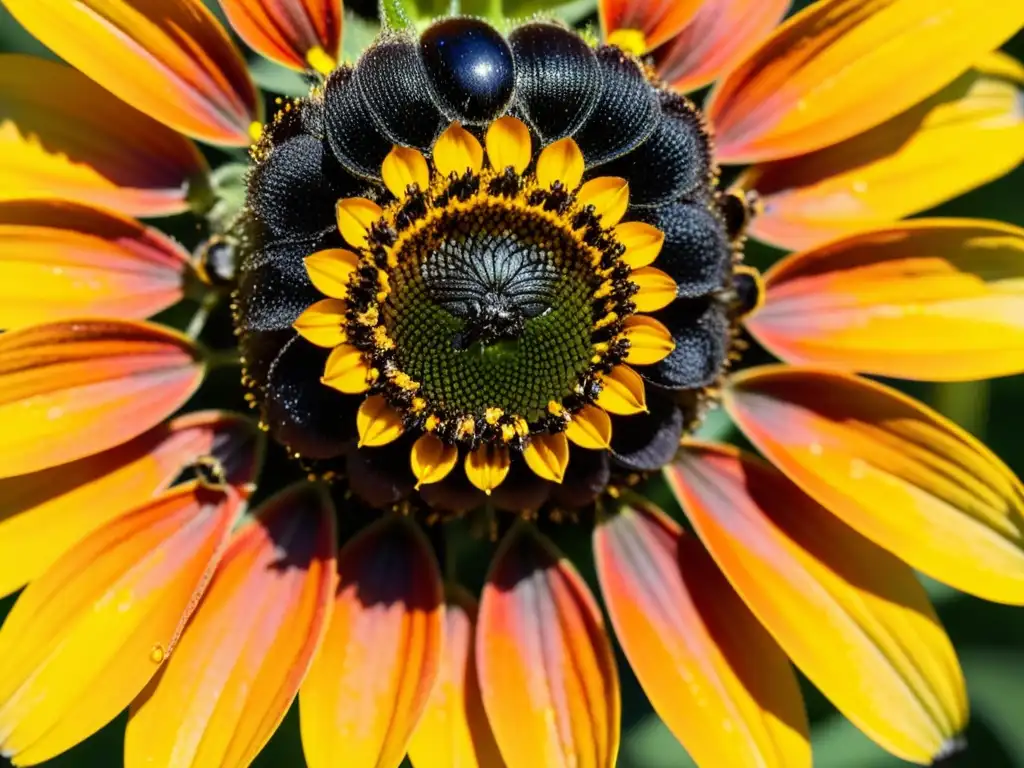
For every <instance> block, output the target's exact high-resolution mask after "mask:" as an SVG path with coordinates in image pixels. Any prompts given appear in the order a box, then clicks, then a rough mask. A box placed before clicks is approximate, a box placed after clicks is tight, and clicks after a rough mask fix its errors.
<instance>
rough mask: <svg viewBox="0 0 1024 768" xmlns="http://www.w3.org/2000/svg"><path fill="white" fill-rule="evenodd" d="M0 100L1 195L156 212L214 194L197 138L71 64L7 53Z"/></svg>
mask: <svg viewBox="0 0 1024 768" xmlns="http://www.w3.org/2000/svg"><path fill="white" fill-rule="evenodd" d="M41 83H45V84H46V87H45V88H44V87H41V85H40V84H41ZM0 104H2V111H0V199H27V198H30V199H38V198H55V199H62V200H76V201H78V202H81V203H88V204H91V205H101V206H103V207H105V208H110V209H112V210H116V211H121V212H122V213H127V214H130V215H134V216H158V215H165V214H171V213H180V212H181V211H184V210H186V209H188V207H189V201H190V200H200V199H201V198H203V197H204V196H206V195H209V182H208V180H207V174H208V173H209V169H208V168H207V165H206V161H205V160H204V159H203V157H202V155H201V154H199V150H198V149H197V148H196V147H195V145H194V144H192V142H191V141H189V140H188V139H186V138H185V137H183V136H181V135H180V134H178V133H177V132H175V131H173V130H172V129H170V128H168V127H166V126H165V125H163V124H161V123H159V122H157V121H156V120H154V119H152V118H151V117H147V116H146V115H144V114H143V113H142V112H139V111H138V110H136V109H133V108H132V107H130V106H128V105H127V104H125V103H124V102H123V101H121V100H120V99H118V98H117V97H115V96H112V95H111V94H110V93H109V92H108V91H106V90H104V89H103V88H101V87H100V86H98V85H96V83H94V82H93V81H92V80H90V79H89V78H87V77H86V76H85V75H83V74H82V73H81V72H78V71H77V70H75V69H72V68H71V67H67V66H64V65H63V64H58V63H56V62H53V61H47V60H45V59H39V58H35V57H33V56H22V55H18V54H4V55H0Z"/></svg>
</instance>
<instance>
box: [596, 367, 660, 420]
mask: <svg viewBox="0 0 1024 768" xmlns="http://www.w3.org/2000/svg"><path fill="white" fill-rule="evenodd" d="M600 382H601V391H600V392H599V393H598V395H597V400H595V401H594V403H595V405H597V407H598V408H603V409H604V410H606V411H608V413H614V414H615V415H616V416H632V415H633V414H636V413H646V411H647V392H646V390H645V389H644V380H643V379H641V378H640V375H639V374H638V373H637V372H636V371H634V370H633V369H632V368H630V367H629V366H628V365H617V366H615V367H614V368H612V369H611V371H609V372H608V373H606V374H604V375H602V376H601V377H600Z"/></svg>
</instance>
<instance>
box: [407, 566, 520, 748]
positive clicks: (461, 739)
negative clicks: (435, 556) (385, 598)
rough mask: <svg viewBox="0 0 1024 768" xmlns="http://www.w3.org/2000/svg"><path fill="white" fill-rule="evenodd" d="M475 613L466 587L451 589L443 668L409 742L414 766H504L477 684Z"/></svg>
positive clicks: (447, 595) (446, 608)
mask: <svg viewBox="0 0 1024 768" xmlns="http://www.w3.org/2000/svg"><path fill="white" fill-rule="evenodd" d="M476 613H477V611H476V602H475V601H474V600H473V598H472V597H471V596H470V595H469V593H468V592H467V591H466V590H465V589H463V588H461V587H457V586H454V585H449V586H448V587H447V589H446V590H445V605H444V654H443V655H442V656H441V669H440V671H439V672H438V676H437V684H436V685H435V687H434V691H433V693H431V694H430V700H429V701H428V703H427V709H426V711H425V712H424V713H423V716H422V717H421V718H420V720H419V723H417V725H416V731H415V732H414V733H413V736H412V741H410V742H409V760H410V762H412V764H413V766H414V767H415V768H504V765H505V764H504V763H503V762H502V760H501V755H500V754H499V753H498V745H497V744H495V743H494V734H492V733H491V727H490V724H489V723H488V722H487V715H486V714H485V713H484V705H483V701H482V699H481V698H480V684H479V682H477V674H476V653H475V650H476V647H475V642H474V641H475V636H476Z"/></svg>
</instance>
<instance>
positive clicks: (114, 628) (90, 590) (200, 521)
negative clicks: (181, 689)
mask: <svg viewBox="0 0 1024 768" xmlns="http://www.w3.org/2000/svg"><path fill="white" fill-rule="evenodd" d="M239 499H240V497H239V496H238V495H237V494H236V493H234V492H233V491H230V490H228V491H218V490H211V489H208V488H205V487H204V486H202V485H200V484H199V483H198V482H193V483H190V484H188V485H186V486H182V487H181V488H179V489H176V490H173V491H170V492H168V493H167V494H165V495H164V496H161V497H159V498H157V499H154V500H152V501H149V502H147V503H146V504H145V505H143V506H141V507H139V508H138V509H136V510H134V511H132V512H130V513H128V514H126V515H124V516H122V517H120V518H118V519H116V520H113V521H111V522H109V523H107V524H106V525H104V526H102V527H101V528H99V529H97V530H96V531H94V532H93V533H92V534H90V535H89V536H88V537H86V538H85V539H84V540H83V541H81V542H80V543H79V544H78V545H77V546H76V547H74V549H72V550H70V551H68V552H67V553H65V554H64V555H63V556H62V557H61V558H60V559H59V560H58V561H57V562H56V563H54V564H53V566H52V567H51V568H50V569H49V570H47V571H46V572H45V573H44V574H43V575H42V576H41V577H40V578H39V579H38V580H36V581H33V582H32V584H31V585H29V587H28V588H27V589H26V590H25V592H24V593H23V594H22V595H21V597H20V598H19V599H18V602H17V603H16V604H15V606H14V608H13V609H12V611H11V614H10V616H9V617H8V618H7V621H6V623H5V624H4V626H3V630H2V631H0V701H2V702H3V704H2V705H0V751H2V752H3V754H4V755H5V756H6V757H9V758H11V759H12V760H13V762H14V764H15V765H34V764H36V763H40V762H43V761H44V760H48V759H50V758H51V757H53V756H54V755H57V754H60V753H61V752H63V751H65V750H66V749H69V748H70V747H72V746H74V745H75V744H77V743H78V742H80V741H82V740H83V739H85V738H86V737H87V736H89V735H90V734H92V733H94V732H95V731H97V730H99V729H100V728H102V727H103V726H104V725H106V724H107V723H108V722H110V721H111V720H113V719H114V718H115V717H116V716H117V715H118V714H119V713H120V712H121V711H122V710H123V709H124V708H125V707H127V706H128V704H129V703H131V701H132V699H134V698H135V696H136V695H138V693H139V692H140V691H141V690H142V689H143V688H144V687H145V686H146V684H147V683H148V682H149V681H150V679H151V678H152V677H153V676H154V675H155V674H156V673H157V671H158V670H159V663H160V662H161V661H162V660H163V658H164V657H165V655H166V653H167V652H168V649H170V648H171V647H172V644H173V642H174V640H175V637H176V635H177V634H178V633H179V632H180V629H181V627H182V625H183V624H184V621H185V619H186V618H187V613H188V612H189V610H190V606H192V605H194V604H195V601H196V600H198V595H199V593H200V591H201V589H202V587H203V586H204V583H205V582H206V581H207V580H208V579H209V576H210V574H211V573H212V569H213V567H214V564H215V560H216V557H217V556H218V554H219V552H220V550H221V549H222V545H223V543H224V541H225V540H226V539H227V535H228V531H229V530H230V527H231V523H232V522H233V520H234V519H235V517H236V515H237V513H238V510H239Z"/></svg>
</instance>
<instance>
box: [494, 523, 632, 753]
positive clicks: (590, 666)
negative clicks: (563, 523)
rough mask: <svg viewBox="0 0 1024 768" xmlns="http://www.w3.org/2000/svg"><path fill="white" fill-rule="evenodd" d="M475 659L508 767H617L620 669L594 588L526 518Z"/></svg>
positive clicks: (507, 551) (503, 551) (506, 545)
mask: <svg viewBox="0 0 1024 768" xmlns="http://www.w3.org/2000/svg"><path fill="white" fill-rule="evenodd" d="M476 663H477V669H478V672H479V678H480V690H481V693H482V695H483V702H484V708H485V710H486V711H487V718H488V720H489V721H490V723H491V728H492V729H493V730H494V736H495V739H496V740H497V742H498V746H499V748H500V749H501V755H502V757H503V758H504V759H505V762H506V763H507V764H508V766H509V768H536V766H541V765H543V766H546V767H547V768H569V766H572V767H573V768H610V767H611V766H613V765H615V758H616V754H617V752H618V749H619V716H620V707H621V704H620V702H619V678H618V674H617V673H616V670H615V659H614V657H613V656H612V649H611V641H610V640H609V639H608V635H607V633H606V632H605V628H604V624H603V622H602V621H601V613H600V611H599V610H598V608H597V605H596V604H595V602H594V598H593V596H592V595H591V594H590V590H589V589H587V586H586V584H585V583H584V582H583V580H582V579H581V578H580V576H579V574H578V573H577V572H576V569H574V568H573V567H572V565H571V564H570V563H569V561H568V560H566V559H565V557H564V556H563V555H562V554H561V553H560V552H558V551H557V550H556V549H555V546H554V545H553V544H552V543H551V542H550V541H549V540H548V539H546V538H545V537H543V536H542V535H541V534H540V533H538V532H537V531H536V529H534V528H533V526H532V525H530V524H528V523H524V522H519V523H517V524H516V526H515V527H514V528H513V529H512V530H511V531H510V532H509V533H508V535H507V536H506V537H505V539H504V540H503V541H502V542H501V545H500V546H499V547H498V552H497V554H496V555H495V559H494V561H493V563H492V564H491V572H490V574H489V575H488V578H487V584H486V585H485V586H484V591H483V597H482V599H481V602H480V619H479V623H478V626H477V638H476Z"/></svg>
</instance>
